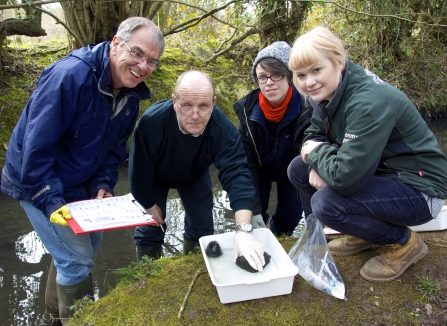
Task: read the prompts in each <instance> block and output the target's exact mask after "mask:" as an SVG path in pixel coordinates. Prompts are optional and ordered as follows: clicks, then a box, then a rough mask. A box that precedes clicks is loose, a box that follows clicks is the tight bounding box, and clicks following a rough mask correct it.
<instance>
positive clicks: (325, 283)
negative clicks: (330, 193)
mask: <svg viewBox="0 0 447 326" xmlns="http://www.w3.org/2000/svg"><path fill="white" fill-rule="evenodd" d="M289 257H290V259H291V260H292V261H293V263H294V264H295V265H296V266H297V267H298V274H300V275H301V277H303V278H304V279H305V280H306V282H307V283H309V284H310V285H311V286H312V287H314V288H316V289H317V290H320V291H323V292H325V293H327V294H330V295H332V296H334V297H336V298H338V299H343V300H347V299H346V296H345V284H344V283H343V280H342V279H341V277H340V274H339V273H338V270H337V267H336V266H335V263H334V260H333V258H332V255H331V253H330V251H329V248H328V245H327V241H326V236H325V234H324V230H323V225H322V224H321V222H320V221H318V220H317V218H316V217H315V216H314V215H313V214H310V215H309V216H308V217H307V218H306V220H305V227H304V229H303V231H302V232H301V235H300V238H299V239H298V241H297V242H296V243H295V244H294V245H293V247H292V249H290V251H289Z"/></svg>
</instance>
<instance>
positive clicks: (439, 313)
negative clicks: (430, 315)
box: [435, 310, 447, 318]
mask: <svg viewBox="0 0 447 326" xmlns="http://www.w3.org/2000/svg"><path fill="white" fill-rule="evenodd" d="M446 312H447V310H444V311H443V312H441V313H439V314H437V315H436V317H435V318H438V317H439V316H441V315H442V314H444V313H446Z"/></svg>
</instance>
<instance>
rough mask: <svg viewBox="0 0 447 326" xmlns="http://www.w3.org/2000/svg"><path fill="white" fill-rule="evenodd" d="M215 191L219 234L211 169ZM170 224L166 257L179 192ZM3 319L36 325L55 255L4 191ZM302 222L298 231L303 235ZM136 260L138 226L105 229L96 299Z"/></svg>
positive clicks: (179, 221)
mask: <svg viewBox="0 0 447 326" xmlns="http://www.w3.org/2000/svg"><path fill="white" fill-rule="evenodd" d="M429 126H430V129H431V130H432V131H433V132H434V133H435V135H436V136H437V138H438V142H439V143H440V145H441V149H442V150H443V152H444V153H447V121H446V120H442V121H436V122H431V123H430V124H429ZM211 172H212V173H211V174H212V181H213V193H214V211H213V218H214V226H215V232H216V233H223V232H226V231H232V230H234V215H233V212H232V210H231V208H230V203H229V199H228V196H227V193H226V192H225V191H223V190H222V188H221V186H220V183H219V182H218V179H217V171H216V170H215V169H212V170H211ZM115 192H116V194H117V195H125V194H127V193H129V185H128V183H127V169H126V168H122V169H121V170H120V179H119V182H118V184H117V186H116V187H115ZM275 203H276V188H275V187H273V189H272V198H271V200H270V206H269V213H270V214H271V213H272V212H273V209H274V205H275ZM166 210H167V215H168V219H167V223H168V224H169V226H170V227H169V229H168V230H167V234H166V237H165V241H166V244H165V245H164V248H163V252H164V254H165V255H166V256H170V255H174V254H176V253H179V252H182V249H183V243H182V239H183V226H184V224H183V218H184V211H183V205H182V203H181V201H180V199H179V198H178V195H177V192H176V191H175V190H172V191H170V192H169V195H168V202H167V208H166ZM0 223H1V224H0V225H1V229H0V316H1V317H0V318H1V323H0V324H2V325H35V324H36V322H37V321H38V318H39V317H40V314H42V313H43V311H44V309H45V308H44V307H45V303H44V293H45V285H46V279H47V276H48V267H49V264H50V262H51V257H50V255H49V254H48V253H47V251H46V250H45V248H44V247H43V245H42V243H41V241H40V239H39V238H38V237H37V235H36V234H35V232H34V231H33V228H32V226H31V224H30V222H29V221H28V218H27V216H26V214H25V213H24V211H23V210H22V208H21V207H20V206H19V204H18V203H17V202H16V201H15V200H13V199H11V198H10V197H8V196H6V195H5V194H3V193H1V192H0ZM299 229H300V226H299V227H298V228H297V230H295V233H294V235H295V236H298V233H299ZM131 261H135V245H134V242H133V229H122V230H113V231H108V232H105V233H104V239H103V242H102V244H101V246H100V247H99V249H98V252H97V257H96V259H95V268H94V269H93V272H92V275H93V281H94V284H95V298H100V297H102V296H104V295H106V294H107V292H108V291H109V288H113V287H114V286H115V285H116V276H115V275H114V274H113V273H111V271H112V270H114V269H117V268H120V267H123V266H128V265H129V264H130V262H131Z"/></svg>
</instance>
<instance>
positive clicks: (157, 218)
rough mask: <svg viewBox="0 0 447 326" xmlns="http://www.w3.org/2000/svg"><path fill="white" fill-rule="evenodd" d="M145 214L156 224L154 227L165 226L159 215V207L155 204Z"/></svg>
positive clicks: (161, 215)
mask: <svg viewBox="0 0 447 326" xmlns="http://www.w3.org/2000/svg"><path fill="white" fill-rule="evenodd" d="M146 212H147V213H148V214H149V215H152V218H153V219H154V220H155V222H157V223H156V224H155V226H161V225H162V224H165V221H163V214H162V213H161V209H160V207H158V206H157V204H155V205H154V206H152V207H151V208H147V209H146Z"/></svg>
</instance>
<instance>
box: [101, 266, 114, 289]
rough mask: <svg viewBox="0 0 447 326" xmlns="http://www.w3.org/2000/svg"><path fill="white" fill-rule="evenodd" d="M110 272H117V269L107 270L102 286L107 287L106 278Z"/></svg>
mask: <svg viewBox="0 0 447 326" xmlns="http://www.w3.org/2000/svg"><path fill="white" fill-rule="evenodd" d="M109 271H117V269H110V268H109V269H107V270H106V275H104V282H103V283H102V286H105V285H106V278H107V273H108V272H109Z"/></svg>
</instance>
